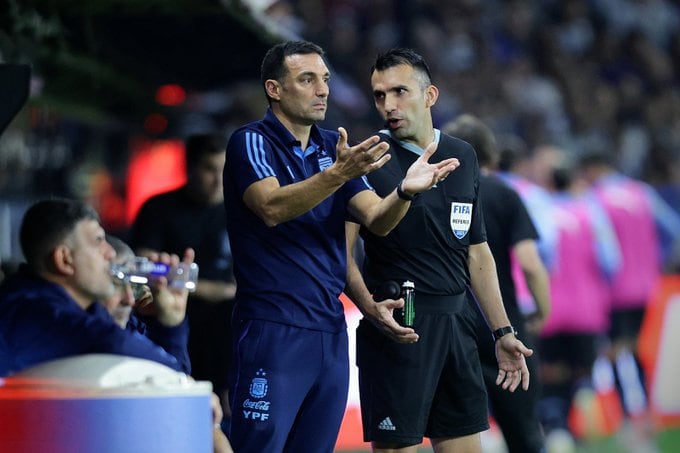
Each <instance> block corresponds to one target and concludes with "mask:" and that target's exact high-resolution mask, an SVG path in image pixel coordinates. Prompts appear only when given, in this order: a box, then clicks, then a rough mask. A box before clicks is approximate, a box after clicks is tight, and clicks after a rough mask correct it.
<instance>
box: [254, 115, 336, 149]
mask: <svg viewBox="0 0 680 453" xmlns="http://www.w3.org/2000/svg"><path fill="white" fill-rule="evenodd" d="M263 121H264V123H265V124H266V125H267V126H268V127H270V128H271V129H272V131H273V132H274V134H276V136H278V137H280V138H281V140H282V141H283V142H284V143H285V144H286V145H288V146H290V147H294V146H297V147H300V141H299V140H298V139H296V138H295V137H294V136H293V134H291V133H290V131H289V130H288V129H286V126H284V125H283V124H282V123H281V121H279V119H278V118H277V117H276V115H274V112H273V111H272V109H271V107H269V108H267V113H265V115H264V120H263ZM322 144H323V137H322V136H321V132H320V131H319V127H318V126H317V125H316V124H313V125H312V130H311V132H310V134H309V145H308V146H312V145H315V146H317V147H319V146H321V145H322Z"/></svg>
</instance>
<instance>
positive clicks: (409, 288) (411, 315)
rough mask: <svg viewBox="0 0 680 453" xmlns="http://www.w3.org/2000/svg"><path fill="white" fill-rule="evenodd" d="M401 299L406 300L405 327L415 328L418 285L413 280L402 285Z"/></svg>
mask: <svg viewBox="0 0 680 453" xmlns="http://www.w3.org/2000/svg"><path fill="white" fill-rule="evenodd" d="M401 297H403V298H404V310H403V312H404V325H405V326H408V327H413V321H414V320H415V318H416V307H415V302H416V284H415V283H413V282H412V281H411V280H406V281H405V282H404V283H402V285H401Z"/></svg>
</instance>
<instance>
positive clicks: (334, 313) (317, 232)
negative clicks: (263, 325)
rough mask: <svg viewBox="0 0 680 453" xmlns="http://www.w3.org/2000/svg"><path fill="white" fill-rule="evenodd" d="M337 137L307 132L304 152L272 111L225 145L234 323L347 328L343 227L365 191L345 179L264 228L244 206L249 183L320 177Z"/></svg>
mask: <svg viewBox="0 0 680 453" xmlns="http://www.w3.org/2000/svg"><path fill="white" fill-rule="evenodd" d="M337 141H338V134H337V133H336V132H333V131H328V130H324V129H321V128H319V127H317V126H312V130H311V135H310V143H309V146H308V147H307V149H306V150H302V149H301V148H300V146H301V145H300V142H299V141H297V140H296V139H295V138H294V137H293V135H292V134H291V133H290V132H289V131H288V130H287V129H286V128H285V127H284V126H283V124H281V122H280V121H279V120H278V119H277V118H276V116H275V115H274V114H273V112H272V111H271V110H268V111H267V114H266V115H265V117H264V118H263V119H262V120H260V121H256V122H253V123H250V124H247V125H245V126H243V127H241V128H239V129H237V130H236V131H235V132H234V133H233V134H232V135H231V137H230V139H229V143H228V144H227V161H226V165H225V168H224V202H225V206H226V212H227V230H228V232H229V237H230V239H231V244H232V252H233V256H234V274H235V276H236V282H237V293H236V304H235V308H234V316H235V318H237V319H263V320H270V321H275V322H280V323H284V324H289V325H293V326H297V327H303V328H309V329H316V330H323V331H328V332H338V331H340V330H341V329H344V328H345V319H344V312H343V308H342V304H341V303H340V301H339V300H338V297H339V295H340V293H341V292H342V290H343V289H344V286H345V277H346V272H347V269H346V268H347V258H346V251H345V243H346V239H345V226H344V221H345V220H346V219H347V218H348V217H349V213H348V211H347V206H348V203H349V201H350V200H351V199H352V197H353V196H354V195H356V194H357V193H359V192H361V191H363V190H369V189H370V187H369V186H368V185H367V184H366V183H365V182H364V181H362V180H361V179H355V180H350V181H348V182H347V183H345V184H344V185H343V186H342V187H341V188H340V189H338V190H337V191H336V192H335V193H333V194H332V195H331V196H329V197H327V198H326V199H325V200H324V201H322V202H321V203H319V204H318V205H317V206H315V207H314V208H312V209H311V210H309V211H308V212H306V213H304V214H302V215H300V216H298V217H296V218H294V219H291V220H289V221H286V222H282V223H281V224H279V225H276V226H274V227H269V226H267V225H266V224H265V223H264V222H263V221H262V220H261V219H260V218H259V217H258V216H257V215H255V214H254V213H253V212H252V211H251V210H250V209H249V208H248V207H247V206H246V205H245V203H244V202H243V194H244V192H245V191H246V189H247V188H248V187H249V186H250V185H251V184H253V183H255V182H257V181H260V180H262V179H265V178H269V177H275V178H277V179H278V181H279V184H280V185H281V186H285V185H289V184H294V183H298V182H300V181H303V180H305V179H307V178H309V177H311V176H313V175H314V174H316V173H319V172H321V171H324V170H325V169H326V168H328V167H330V166H331V165H332V164H333V162H334V161H335V157H336V156H335V146H336V144H337Z"/></svg>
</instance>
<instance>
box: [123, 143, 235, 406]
mask: <svg viewBox="0 0 680 453" xmlns="http://www.w3.org/2000/svg"><path fill="white" fill-rule="evenodd" d="M185 145H186V146H185V150H186V152H185V155H186V171H187V183H186V185H184V186H182V187H180V188H178V189H176V190H173V191H170V192H166V193H162V194H160V195H156V196H153V197H151V198H150V199H149V200H147V201H146V202H145V203H144V205H143V206H142V208H141V209H140V211H139V213H138V214H137V218H136V219H135V221H134V223H133V225H132V229H131V231H130V239H129V243H130V246H131V247H132V248H133V249H134V250H135V252H136V253H137V254H139V255H146V254H148V253H150V252H158V251H161V250H164V251H167V252H169V253H178V251H181V250H184V249H185V248H187V247H191V248H193V249H194V250H195V251H196V262H197V263H198V265H199V280H198V284H197V287H196V291H195V292H194V293H192V294H191V295H190V296H189V306H188V309H187V314H188V318H189V356H190V358H191V364H192V370H193V373H192V375H193V376H194V377H195V378H196V379H202V380H209V381H210V382H212V384H213V389H214V391H215V393H217V394H218V395H219V396H220V398H221V399H222V404H223V406H224V410H225V414H226V415H227V416H228V415H229V411H228V407H227V405H228V403H227V402H228V398H226V391H227V375H228V370H229V365H230V362H231V312H232V308H233V298H234V294H235V292H236V284H235V283H234V278H233V273H232V259H231V247H230V244H229V238H228V236H227V230H226V216H225V211H224V206H223V205H222V200H223V197H224V195H223V192H222V169H223V167H224V162H225V149H226V138H225V137H224V136H223V135H222V134H198V135H192V136H189V137H188V138H187V140H186V143H185Z"/></svg>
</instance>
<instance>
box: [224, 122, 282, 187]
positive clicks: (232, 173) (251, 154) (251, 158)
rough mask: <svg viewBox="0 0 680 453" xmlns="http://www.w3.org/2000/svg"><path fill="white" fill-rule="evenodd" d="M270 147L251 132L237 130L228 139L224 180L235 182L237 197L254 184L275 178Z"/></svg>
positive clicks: (257, 133) (265, 141)
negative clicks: (228, 179) (271, 177)
mask: <svg viewBox="0 0 680 453" xmlns="http://www.w3.org/2000/svg"><path fill="white" fill-rule="evenodd" d="M271 153H272V149H271V145H270V144H269V142H268V141H267V139H266V138H265V137H264V136H263V135H262V134H260V133H259V132H255V131H253V130H248V129H239V130H237V131H236V132H234V133H233V134H232V135H231V137H230V138H229V143H228V144H227V163H226V165H225V167H224V168H225V172H228V175H227V174H225V178H227V177H229V178H230V179H231V180H232V181H235V183H236V187H237V189H238V193H239V196H241V197H242V196H243V192H245V190H246V189H247V188H248V187H249V186H250V185H251V184H253V183H254V182H257V181H260V180H261V179H264V178H268V177H270V176H276V173H275V172H274V168H273V166H272V159H271Z"/></svg>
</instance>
